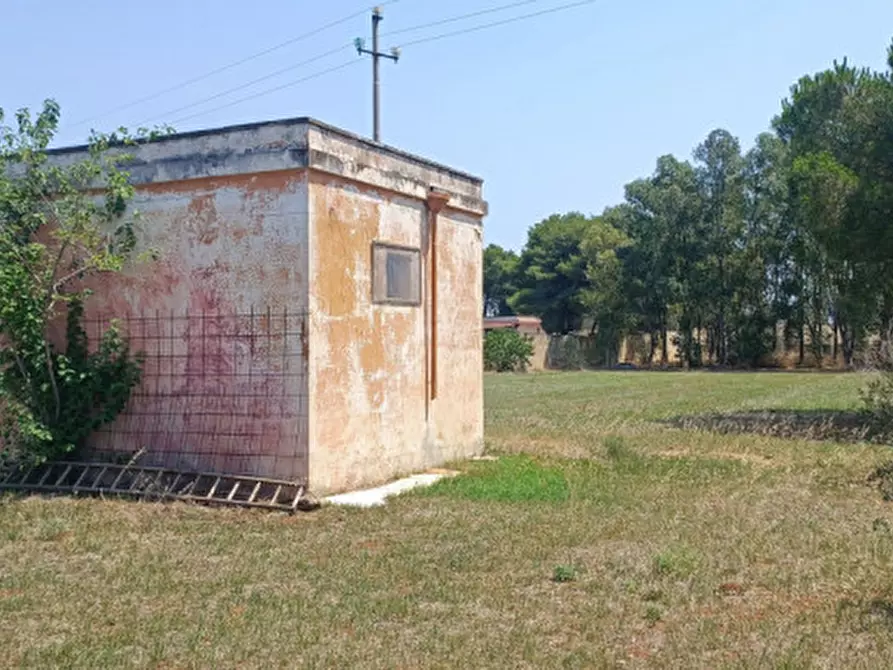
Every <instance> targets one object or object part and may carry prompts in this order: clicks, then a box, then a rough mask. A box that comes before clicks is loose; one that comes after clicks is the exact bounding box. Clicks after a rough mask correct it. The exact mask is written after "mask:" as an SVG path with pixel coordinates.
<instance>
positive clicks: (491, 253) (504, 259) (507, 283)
mask: <svg viewBox="0 0 893 670" xmlns="http://www.w3.org/2000/svg"><path fill="white" fill-rule="evenodd" d="M517 274H518V254H516V253H515V252H514V251H512V250H510V249H503V248H502V247H500V246H499V245H497V244H489V245H487V248H486V249H484V316H500V315H504V314H512V308H511V307H510V306H509V304H508V300H509V298H510V297H511V296H512V295H514V294H515V292H516V291H517V290H518V289H517Z"/></svg>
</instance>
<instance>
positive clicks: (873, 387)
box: [861, 332, 893, 439]
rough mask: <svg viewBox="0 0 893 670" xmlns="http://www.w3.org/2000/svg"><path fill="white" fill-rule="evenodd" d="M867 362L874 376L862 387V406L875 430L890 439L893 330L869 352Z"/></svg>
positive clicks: (891, 427)
mask: <svg viewBox="0 0 893 670" xmlns="http://www.w3.org/2000/svg"><path fill="white" fill-rule="evenodd" d="M866 363H867V367H868V368H869V369H871V370H873V371H874V376H873V377H872V379H871V380H870V381H869V382H868V383H867V384H866V385H865V388H863V389H862V393H861V396H862V406H863V409H864V411H865V413H866V414H868V416H869V418H870V420H871V423H872V429H873V432H874V433H875V434H876V435H879V436H882V437H885V438H887V439H889V437H890V436H891V435H893V332H890V333H887V334H886V335H885V336H884V337H883V338H882V339H881V341H880V342H879V343H878V344H877V345H876V346H875V347H874V348H873V350H872V351H870V352H869V353H868V354H867V356H866Z"/></svg>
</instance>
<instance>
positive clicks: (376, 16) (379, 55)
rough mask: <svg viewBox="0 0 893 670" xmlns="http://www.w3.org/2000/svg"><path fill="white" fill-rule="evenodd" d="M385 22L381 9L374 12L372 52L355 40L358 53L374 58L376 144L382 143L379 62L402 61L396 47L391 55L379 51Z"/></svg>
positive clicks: (377, 8) (373, 114) (359, 40)
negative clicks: (384, 60) (381, 27)
mask: <svg viewBox="0 0 893 670" xmlns="http://www.w3.org/2000/svg"><path fill="white" fill-rule="evenodd" d="M383 20H384V17H383V16H382V15H381V7H376V8H375V9H373V10H372V50H371V51H370V50H369V49H366V48H365V43H364V42H363V39H362V38H360V37H358V38H356V39H355V40H354V46H356V48H357V53H358V54H360V55H361V56H362V55H363V54H369V55H370V56H372V133H373V134H372V138H373V139H374V140H375V141H376V142H380V141H381V82H380V81H379V76H378V60H379V59H380V58H389V59H391V60H392V61H394V62H395V63H396V62H397V61H398V60H399V59H400V49H398V48H397V47H394V48H392V49H391V51H390V53H382V52H380V51H379V50H378V24H380V23H381V22H382V21H383Z"/></svg>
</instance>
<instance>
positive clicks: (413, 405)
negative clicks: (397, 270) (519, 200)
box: [309, 174, 483, 493]
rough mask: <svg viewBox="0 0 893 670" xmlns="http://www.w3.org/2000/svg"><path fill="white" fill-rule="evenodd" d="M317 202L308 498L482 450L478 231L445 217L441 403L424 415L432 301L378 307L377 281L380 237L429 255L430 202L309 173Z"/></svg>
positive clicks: (440, 235) (440, 255)
mask: <svg viewBox="0 0 893 670" xmlns="http://www.w3.org/2000/svg"><path fill="white" fill-rule="evenodd" d="M310 203H311V207H310V211H311V214H310V218H311V227H310V249H311V253H310V259H311V260H310V271H311V276H312V279H311V282H310V310H309V313H310V367H309V372H310V374H309V378H310V389H311V404H310V474H309V477H310V479H309V480H310V486H311V487H312V489H313V491H314V492H318V493H326V492H332V491H341V490H348V489H351V488H356V487H359V486H367V485H372V484H376V483H380V482H383V481H386V480H387V479H389V478H391V477H394V476H396V475H398V474H402V473H407V472H411V471H415V470H420V469H424V468H426V467H430V466H432V465H437V464H441V463H443V462H445V461H447V460H450V459H454V458H459V457H464V456H471V455H474V454H476V453H478V451H479V449H480V448H481V445H482V440H483V396H482V393H483V386H482V366H483V361H482V348H481V322H480V310H481V309H482V302H481V300H482V298H481V295H482V287H481V278H480V275H481V253H482V249H481V229H480V226H479V225H475V224H473V223H468V222H465V221H462V220H459V219H456V218H451V217H450V216H449V215H448V214H446V215H444V214H442V215H441V217H440V221H439V226H440V228H439V230H438V266H439V267H438V286H439V294H440V296H441V297H440V300H439V307H438V349H437V358H438V361H437V365H438V378H439V379H438V397H437V398H436V399H435V400H433V401H431V402H430V406H429V407H428V409H427V410H426V404H427V403H428V400H427V395H428V386H427V377H426V358H427V356H428V349H427V347H426V340H425V323H426V319H427V317H428V309H427V300H424V299H423V304H422V305H421V306H394V305H382V304H376V303H373V302H372V282H371V278H372V254H371V248H372V243H373V241H378V242H385V243H392V244H398V245H404V246H409V247H415V248H424V245H425V244H426V241H427V214H426V210H425V205H424V203H423V202H419V201H414V200H411V199H407V198H405V197H403V196H399V195H396V194H392V193H383V192H381V191H376V190H372V189H369V188H357V187H356V186H355V185H353V184H350V183H348V182H344V181H343V180H341V179H338V178H334V177H330V176H328V175H322V174H317V175H313V176H311V179H310ZM426 275H427V273H426V272H424V271H423V277H425V276H426ZM426 293H427V292H423V294H426Z"/></svg>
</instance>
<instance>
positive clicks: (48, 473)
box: [37, 465, 53, 486]
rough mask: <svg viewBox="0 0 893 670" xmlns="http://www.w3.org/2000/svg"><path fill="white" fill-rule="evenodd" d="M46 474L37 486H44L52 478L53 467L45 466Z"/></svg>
mask: <svg viewBox="0 0 893 670" xmlns="http://www.w3.org/2000/svg"><path fill="white" fill-rule="evenodd" d="M44 467H45V468H46V472H44V473H43V476H42V477H41V478H40V479H38V480H37V486H43V484H44V482H46V480H47V479H49V478H50V473H51V472H52V471H53V466H52V465H45V466H44Z"/></svg>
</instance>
